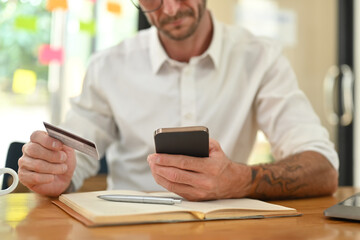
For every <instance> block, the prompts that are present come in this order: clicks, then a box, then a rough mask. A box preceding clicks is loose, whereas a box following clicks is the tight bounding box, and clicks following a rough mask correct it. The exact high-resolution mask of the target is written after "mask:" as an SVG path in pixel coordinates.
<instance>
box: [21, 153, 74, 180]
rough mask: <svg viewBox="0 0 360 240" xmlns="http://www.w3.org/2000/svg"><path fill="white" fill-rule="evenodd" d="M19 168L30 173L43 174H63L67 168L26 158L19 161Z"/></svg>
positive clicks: (62, 165)
mask: <svg viewBox="0 0 360 240" xmlns="http://www.w3.org/2000/svg"><path fill="white" fill-rule="evenodd" d="M19 166H20V167H21V168H23V169H26V170H28V171H31V172H37V173H44V174H55V175H58V174H64V173H66V171H67V169H68V166H67V165H66V164H64V163H62V164H60V163H50V162H47V161H44V160H40V159H32V158H28V157H26V156H24V157H21V158H20V159H19Z"/></svg>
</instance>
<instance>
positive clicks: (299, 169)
mask: <svg viewBox="0 0 360 240" xmlns="http://www.w3.org/2000/svg"><path fill="white" fill-rule="evenodd" d="M318 158H319V155H317V154H316V155H313V154H309V153H307V154H306V153H300V154H297V155H294V156H292V157H289V158H287V159H284V160H282V161H279V162H277V163H274V164H268V165H258V166H253V167H252V195H253V197H256V198H263V199H273V198H292V197H293V198H296V197H305V196H311V195H314V188H317V189H318V190H319V185H320V186H321V184H323V185H326V177H324V176H321V174H322V172H323V171H324V174H326V171H325V170H327V167H326V166H327V165H324V164H320V162H319V159H318ZM326 161H327V160H326V159H325V163H326ZM314 163H315V164H314ZM311 165H312V166H311ZM314 165H317V166H316V167H314ZM319 176H320V177H319ZM315 186H316V187H315ZM324 187H325V186H324ZM315 195H316V193H315Z"/></svg>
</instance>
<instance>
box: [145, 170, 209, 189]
mask: <svg viewBox="0 0 360 240" xmlns="http://www.w3.org/2000/svg"><path fill="white" fill-rule="evenodd" d="M152 174H153V176H154V178H157V177H161V178H164V179H166V180H168V181H169V182H172V183H179V184H185V185H188V186H192V187H194V188H196V189H202V190H205V191H212V190H213V189H214V184H213V181H212V179H211V178H207V177H206V175H204V174H201V173H197V172H193V171H186V170H182V169H178V168H174V167H163V166H158V165H153V166H152Z"/></svg>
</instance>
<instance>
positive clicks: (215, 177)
mask: <svg viewBox="0 0 360 240" xmlns="http://www.w3.org/2000/svg"><path fill="white" fill-rule="evenodd" d="M148 162H149V165H150V168H151V171H152V174H153V176H154V178H155V180H156V182H157V183H158V184H160V185H161V186H163V187H164V188H166V189H167V190H169V191H170V192H174V193H176V194H178V195H180V196H182V197H184V198H186V199H188V200H191V201H202V200H211V199H222V198H240V197H244V196H246V195H247V194H248V193H249V191H250V188H251V168H250V167H249V166H247V165H244V164H238V163H235V162H232V161H231V160H229V159H228V158H227V157H226V155H225V153H224V152H223V150H222V149H221V147H220V145H219V143H218V142H217V141H215V140H213V139H210V142H209V157H208V158H197V157H190V156H184V155H171V154H157V153H155V154H151V155H149V156H148Z"/></svg>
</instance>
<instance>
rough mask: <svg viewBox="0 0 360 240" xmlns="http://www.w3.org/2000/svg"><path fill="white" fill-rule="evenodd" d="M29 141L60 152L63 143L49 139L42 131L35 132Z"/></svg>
mask: <svg viewBox="0 0 360 240" xmlns="http://www.w3.org/2000/svg"><path fill="white" fill-rule="evenodd" d="M30 141H31V142H34V143H38V144H40V145H41V146H43V147H45V148H47V149H50V150H60V149H62V147H63V143H62V142H61V141H59V140H57V139H55V138H52V137H50V136H49V135H48V134H47V133H46V132H44V131H35V132H33V133H32V134H31V136H30Z"/></svg>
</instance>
